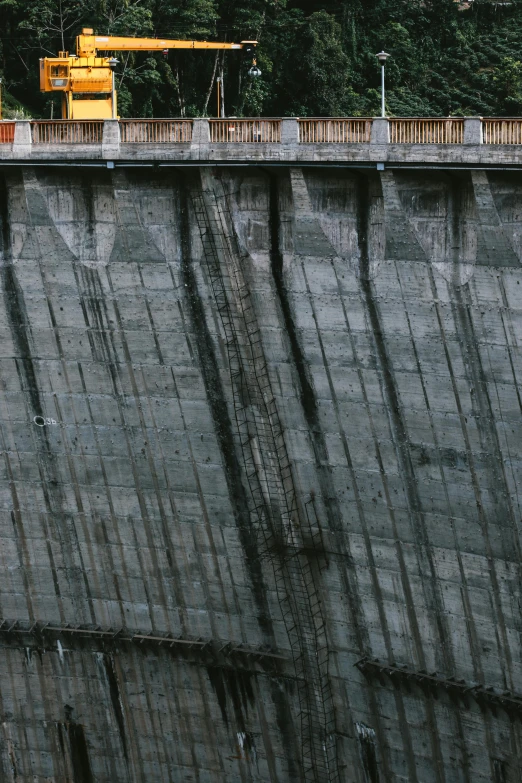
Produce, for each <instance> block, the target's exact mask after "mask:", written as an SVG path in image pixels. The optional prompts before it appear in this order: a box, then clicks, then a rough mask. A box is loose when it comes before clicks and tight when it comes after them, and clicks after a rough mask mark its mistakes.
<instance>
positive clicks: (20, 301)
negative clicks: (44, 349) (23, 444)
mask: <svg viewBox="0 0 522 783" xmlns="http://www.w3.org/2000/svg"><path fill="white" fill-rule="evenodd" d="M0 213H1V217H2V233H1V239H2V250H3V254H4V263H3V265H2V282H3V291H4V300H5V306H6V314H7V319H8V321H9V327H10V330H11V336H12V338H13V342H14V344H15V349H16V354H17V355H18V356H19V357H20V365H21V369H22V375H23V378H24V381H25V384H24V385H25V387H26V389H27V391H28V393H29V398H30V401H31V410H32V411H34V415H36V416H43V415H44V409H43V405H42V401H41V399H40V393H39V390H38V383H37V379H36V368H35V365H34V362H33V358H32V353H31V346H30V341H29V330H30V327H29V323H28V318H27V309H26V306H25V299H24V294H23V291H22V289H21V287H20V284H19V282H18V280H17V277H16V273H15V269H14V265H13V261H12V258H11V235H10V228H9V205H8V198H7V187H6V184H5V181H3V182H2V186H1V187H0ZM42 429H43V428H42Z"/></svg>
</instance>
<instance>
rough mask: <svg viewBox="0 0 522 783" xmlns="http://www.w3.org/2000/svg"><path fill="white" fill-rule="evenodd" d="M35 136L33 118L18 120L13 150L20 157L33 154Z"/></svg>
mask: <svg viewBox="0 0 522 783" xmlns="http://www.w3.org/2000/svg"><path fill="white" fill-rule="evenodd" d="M32 144H33V138H32V135H31V120H17V121H16V123H15V132H14V141H13V152H14V153H16V155H17V156H18V157H20V158H23V157H26V156H27V155H30V154H31V148H32Z"/></svg>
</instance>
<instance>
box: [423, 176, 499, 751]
mask: <svg viewBox="0 0 522 783" xmlns="http://www.w3.org/2000/svg"><path fill="white" fill-rule="evenodd" d="M448 207H449V212H450V215H449V220H450V222H449V226H448V229H449V231H450V234H451V237H450V239H451V241H450V246H451V248H452V253H453V258H452V261H453V275H452V277H453V281H452V282H451V283H450V284H449V289H450V293H451V303H452V311H453V318H454V322H455V325H456V326H457V336H458V339H459V342H460V343H461V352H462V357H463V362H464V366H465V368H466V374H467V378H468V382H469V383H470V384H473V389H474V391H477V390H478V388H479V387H480V390H479V394H480V396H481V398H482V403H483V404H482V409H479V411H478V414H479V416H484V413H486V414H487V409H486V411H485V410H484V403H485V400H484V399H483V398H484V395H485V394H486V391H485V389H486V387H485V385H483V384H485V379H484V377H483V375H482V377H481V373H480V369H481V363H480V357H479V356H478V355H477V353H478V351H477V347H476V344H475V342H474V338H473V329H472V325H470V315H469V312H468V310H467V307H468V298H469V296H470V293H469V284H468V283H466V284H464V285H461V284H460V275H459V269H458V267H459V263H460V256H459V254H460V239H459V238H460V225H459V222H460V219H461V215H462V205H461V190H460V188H459V187H458V183H457V182H456V181H454V182H453V183H452V187H451V193H450V198H449V205H448ZM428 274H429V281H430V288H431V293H432V296H433V300H434V302H435V312H436V316H437V322H438V326H439V330H440V334H441V338H442V344H443V348H444V354H445V358H446V363H447V367H448V370H449V374H450V379H451V386H452V390H453V394H454V397H455V402H456V406H457V411H458V417H459V422H460V427H461V432H462V436H463V440H464V443H465V448H466V454H467V458H468V464H469V469H470V473H471V483H472V487H473V492H474V495H475V502H476V506H477V512H478V518H479V521H480V525H481V530H482V536H483V540H484V545H485V548H486V555H487V559H488V563H489V571H490V574H491V582H492V587H493V591H492V592H493V598H492V601H493V609H494V612H495V614H496V621H497V626H499V627H500V637H501V640H502V646H501V640H500V638H499V635H498V633H497V639H498V644H499V651H500V652H501V653H502V652H504V651H505V650H506V648H507V651H508V656H509V647H508V640H507V631H506V626H505V622H504V617H503V611H502V606H501V604H500V593H499V583H498V578H497V575H496V570H495V562H494V557H493V552H492V547H491V542H490V538H489V532H488V519H487V515H486V513H485V510H484V506H483V503H482V496H481V484H480V480H479V478H478V475H477V471H476V468H475V459H474V454H473V449H472V446H471V443H470V436H469V433H468V429H467V426H466V422H467V418H466V415H465V412H464V409H463V406H462V402H461V398H460V393H459V390H458V385H457V379H456V374H455V371H454V369H453V361H452V359H451V355H450V352H449V348H448V341H447V338H446V329H445V326H444V319H443V316H442V313H441V310H440V302H439V297H438V292H437V285H436V282H435V276H434V273H433V269H432V268H431V267H430V268H429V272H428ZM470 351H471V354H470ZM467 354H468V355H467ZM469 354H470V355H469ZM471 363H473V364H474V365H475V366H474V367H471ZM477 384H478V386H477ZM486 405H487V403H486ZM490 415H491V413H490ZM479 426H480V425H479ZM488 426H489V421H487V416H486V422H482V425H481V426H480V430H481V437H483V432H484V427H486V428H487V427H488ZM489 436H490V437H491V434H490V433H489ZM486 439H488V434H486ZM469 613H470V616H471V617H473V612H472V608H471V606H470V607H469ZM470 628H472V629H473V634H472V635H473V637H474V643H473V645H472V646H471V650H472V654H473V659H474V660H473V665H474V667H475V670H476V672H477V674H478V676H479V678H480V681H482V682H483V681H484V674H483V670H482V662H481V654H480V649H479V647H478V640H477V641H475V637H476V631H475V624H474V622H473V625H472V626H470ZM508 661H509V662H508V663H507V669H508V671H507V672H506V670H505V669H504V671H503V676H504V683H505V685H506V687H509V685H510V683H511V677H510V674H511V671H510V666H509V663H510V659H508ZM503 663H504V664H505V665H506V662H505V661H504V662H503ZM484 727H485V733H486V740H487V745H488V750H489V753H488V757H489V761H490V763H493V761H492V759H493V755H494V753H495V743H494V740H493V737H492V731H491V726H490V720H489V716H486V717H485V720H484Z"/></svg>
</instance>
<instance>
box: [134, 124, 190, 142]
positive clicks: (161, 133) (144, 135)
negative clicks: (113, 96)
mask: <svg viewBox="0 0 522 783" xmlns="http://www.w3.org/2000/svg"><path fill="white" fill-rule="evenodd" d="M120 132H121V141H122V142H124V143H125V144H131V143H137V144H179V143H186V142H190V141H192V120H120Z"/></svg>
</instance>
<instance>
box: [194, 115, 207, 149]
mask: <svg viewBox="0 0 522 783" xmlns="http://www.w3.org/2000/svg"><path fill="white" fill-rule="evenodd" d="M190 143H191V145H192V146H195V145H198V146H199V145H200V144H210V123H209V121H208V119H207V118H206V117H197V118H196V119H194V120H192V139H191V142H190Z"/></svg>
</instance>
